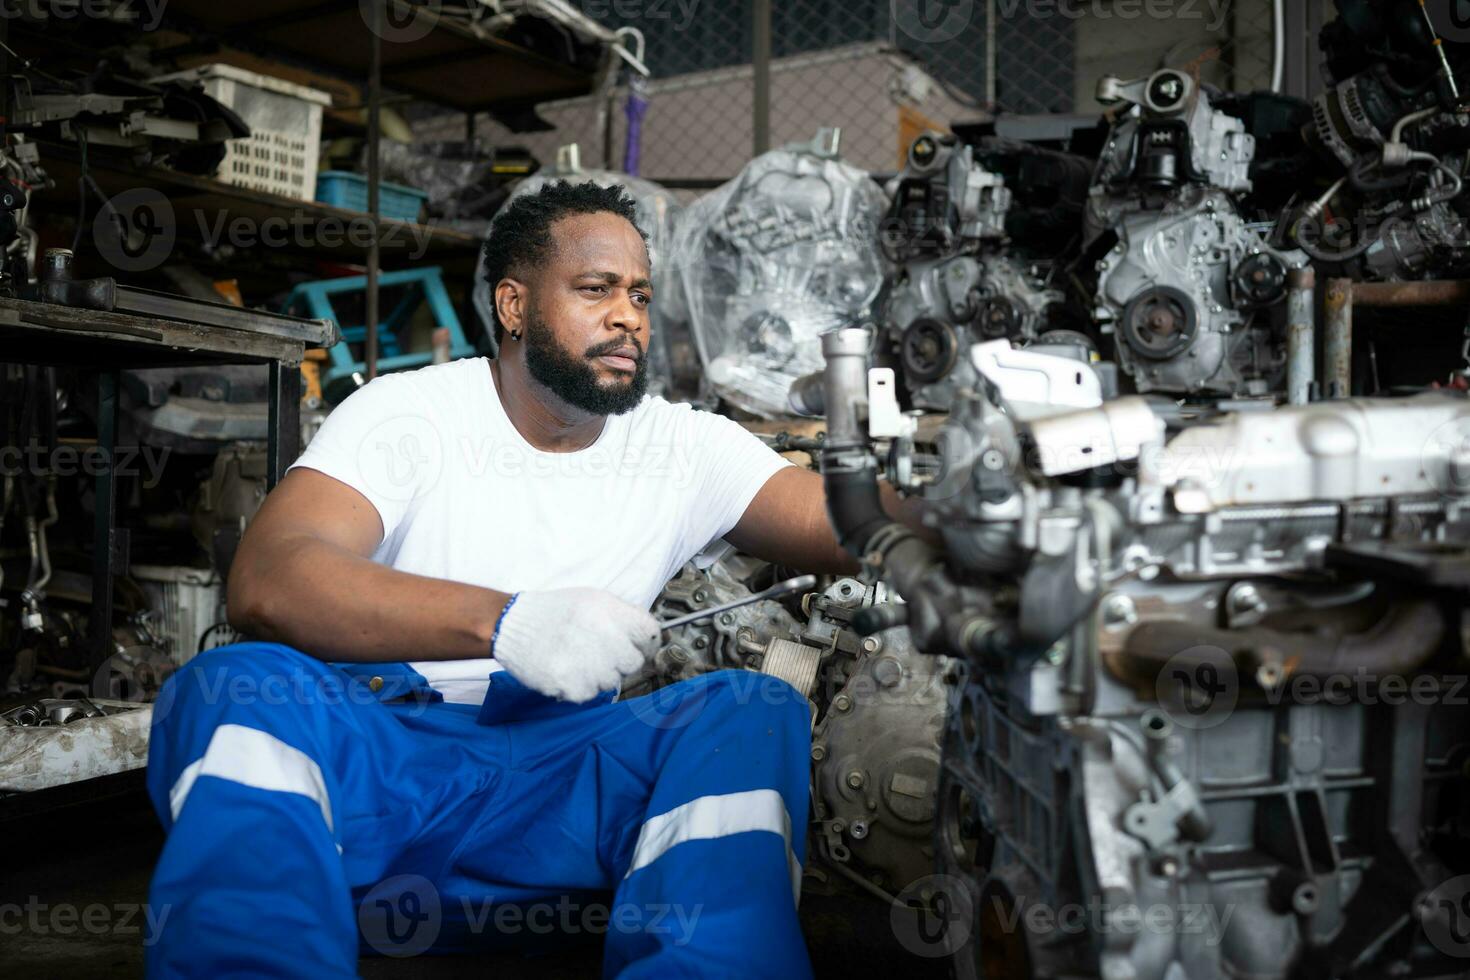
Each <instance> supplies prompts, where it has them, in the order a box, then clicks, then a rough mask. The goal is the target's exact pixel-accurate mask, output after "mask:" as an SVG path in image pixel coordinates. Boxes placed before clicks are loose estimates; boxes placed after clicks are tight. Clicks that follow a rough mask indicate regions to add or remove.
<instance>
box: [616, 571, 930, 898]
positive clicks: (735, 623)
mask: <svg viewBox="0 0 1470 980" xmlns="http://www.w3.org/2000/svg"><path fill="white" fill-rule="evenodd" d="M772 572H773V568H772V566H770V565H768V564H766V563H764V562H759V561H756V560H754V559H751V558H749V557H747V556H743V555H739V554H726V555H724V556H722V557H720V559H719V560H718V561H715V562H714V563H713V564H711V565H709V566H708V567H704V568H701V567H699V565H698V564H693V563H692V564H690V565H687V566H685V568H684V569H683V571H681V572H680V574H679V575H678V576H677V577H676V578H675V579H674V580H673V581H672V582H670V583H669V584H668V586H667V587H666V588H665V589H664V591H663V593H662V595H660V596H659V599H658V601H657V602H656V603H655V604H654V608H653V612H654V615H655V616H656V617H657V618H659V619H669V618H672V617H675V616H682V615H685V614H687V613H691V612H694V611H696V610H698V609H701V608H706V607H710V606H715V605H719V604H722V603H725V602H729V601H731V600H733V599H737V598H741V597H743V596H747V595H750V594H751V593H752V592H754V591H758V590H759V588H761V587H764V585H766V584H768V583H767V582H766V581H765V580H766V579H769V578H770V576H771V573H772ZM888 598H889V597H888V593H887V589H886V588H885V587H884V586H883V584H882V583H875V584H872V585H865V584H864V583H862V582H859V581H857V580H856V579H852V578H837V579H834V580H831V581H830V582H829V583H827V584H826V586H825V587H824V588H822V589H821V590H820V591H818V592H812V593H808V594H807V595H805V596H802V597H801V598H800V600H799V603H798V604H797V605H796V606H795V607H794V608H791V609H788V608H787V607H786V606H785V605H783V604H782V603H781V602H779V601H776V600H761V601H758V602H753V603H751V604H749V605H745V606H741V607H740V608H737V609H732V610H729V611H727V612H723V613H718V614H716V615H714V616H711V617H710V618H709V619H704V620H697V621H695V622H693V623H690V624H687V625H684V626H681V627H678V628H677V629H676V630H672V631H670V636H669V637H668V638H667V641H666V642H665V644H664V646H663V648H662V649H660V650H659V652H658V654H657V656H656V657H655V658H654V660H653V661H652V662H651V663H650V664H649V666H648V667H647V668H646V669H645V671H644V673H643V674H641V675H638V676H636V677H633V678H629V680H628V681H627V682H626V683H625V685H624V688H623V697H625V698H627V697H634V696H638V695H641V694H648V693H650V692H653V691H656V690H658V689H660V688H661V687H663V686H665V685H667V684H669V683H672V682H673V681H676V680H681V679H683V678H687V677H693V676H695V675H697V674H699V673H703V672H705V671H709V670H716V669H720V668H730V669H737V670H751V671H759V672H762V673H765V674H771V675H775V676H778V677H781V678H782V679H783V680H786V681H788V682H789V683H791V685H792V686H793V687H795V688H796V689H797V690H798V691H800V692H801V693H802V694H804V695H805V696H806V697H807V698H808V699H810V701H811V706H812V719H813V728H812V799H813V820H812V824H811V826H810V847H809V853H810V854H811V855H812V860H809V861H808V863H807V868H806V878H805V882H804V885H803V887H804V888H806V889H810V890H815V891H824V892H828V893H832V892H838V891H841V892H852V891H854V890H856V891H857V892H858V893H861V894H865V895H867V894H871V895H874V896H876V897H878V898H880V899H882V900H884V901H887V902H892V901H894V900H895V899H894V893H896V892H899V891H901V890H902V889H904V888H906V887H908V886H909V885H910V884H912V883H913V882H915V881H918V880H920V879H922V878H924V877H925V876H926V875H928V874H930V872H931V871H932V869H933V866H934V851H933V841H932V839H931V838H932V833H933V826H934V807H935V799H936V798H937V790H938V786H939V750H940V734H941V732H942V730H943V727H944V716H945V711H946V694H947V688H946V687H945V686H944V683H943V673H944V670H945V669H946V666H947V664H948V659H947V658H945V657H930V656H923V655H920V654H919V653H918V652H917V651H916V650H915V649H914V647H913V644H912V643H910V642H909V639H908V637H907V636H906V635H904V634H903V633H902V632H899V631H895V632H893V633H889V634H886V635H883V636H861V635H859V634H858V633H856V632H855V631H854V630H853V627H852V619H853V617H854V616H855V615H857V614H858V613H859V612H861V610H863V609H868V608H871V607H873V606H874V605H875V604H881V603H884V602H887V601H888Z"/></svg>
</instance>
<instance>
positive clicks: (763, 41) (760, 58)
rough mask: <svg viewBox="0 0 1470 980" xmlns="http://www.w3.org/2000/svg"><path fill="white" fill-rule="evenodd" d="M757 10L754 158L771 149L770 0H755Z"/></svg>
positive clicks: (755, 25) (754, 33)
mask: <svg viewBox="0 0 1470 980" xmlns="http://www.w3.org/2000/svg"><path fill="white" fill-rule="evenodd" d="M754 7H755V23H754V24H753V25H752V28H753V34H752V42H753V43H752V57H751V68H752V69H753V72H754V76H755V92H754V110H753V113H752V116H751V122H752V124H753V125H752V128H753V130H754V139H753V140H752V144H751V149H752V150H753V152H754V155H755V156H759V155H760V154H762V153H764V152H766V151H767V150H769V149H770V148H771V0H755V4H754Z"/></svg>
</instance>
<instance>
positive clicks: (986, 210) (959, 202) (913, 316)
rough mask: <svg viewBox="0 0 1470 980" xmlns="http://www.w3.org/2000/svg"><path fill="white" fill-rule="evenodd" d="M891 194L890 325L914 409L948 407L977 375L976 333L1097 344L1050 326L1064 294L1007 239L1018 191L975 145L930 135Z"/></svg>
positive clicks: (886, 231) (887, 234) (886, 227)
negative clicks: (972, 355)
mask: <svg viewBox="0 0 1470 980" xmlns="http://www.w3.org/2000/svg"><path fill="white" fill-rule="evenodd" d="M887 193H888V196H889V199H890V201H891V202H892V203H891V204H890V206H889V210H888V214H887V216H886V217H885V218H884V222H883V227H882V229H881V231H880V234H879V241H880V242H881V243H882V244H883V250H884V254H885V256H886V257H887V258H888V260H889V261H890V262H891V263H892V264H893V266H894V270H895V271H894V272H893V273H892V274H891V276H890V277H889V287H888V292H887V298H886V301H885V305H884V323H885V326H886V328H887V331H886V332H887V334H888V340H889V342H890V343H891V345H892V346H893V348H894V349H895V350H896V352H897V355H896V360H897V362H898V364H899V365H900V366H901V369H902V374H903V377H904V380H905V382H906V387H907V389H908V392H909V402H910V403H911V405H912V407H914V408H917V409H928V410H939V411H942V410H945V409H947V408H948V407H949V405H950V403H951V402H952V401H953V400H954V393H955V391H956V390H957V389H958V388H963V387H967V386H972V385H973V384H974V383H975V374H974V370H973V368H971V366H970V364H969V359H968V358H967V357H965V356H963V355H964V353H965V351H967V350H968V349H969V345H970V344H971V343H974V342H976V341H980V340H995V339H1007V340H1011V341H1013V342H1015V343H1017V344H1028V343H1032V342H1035V341H1038V340H1040V341H1041V342H1043V343H1046V342H1068V343H1072V344H1075V345H1078V346H1086V345H1087V344H1088V343H1089V341H1088V340H1087V338H1086V337H1085V336H1084V335H1082V334H1080V333H1076V332H1073V331H1063V330H1062V329H1061V328H1060V327H1052V326H1051V324H1050V320H1051V318H1052V315H1053V313H1054V311H1055V308H1057V307H1059V306H1060V305H1061V304H1062V303H1063V294H1062V292H1061V291H1060V290H1058V289H1055V288H1052V287H1051V286H1049V285H1048V283H1047V278H1048V274H1049V272H1050V270H1049V269H1047V270H1044V269H1043V264H1042V263H1039V262H1028V261H1025V260H1023V259H1020V258H1018V257H1016V256H1014V255H1013V254H1011V251H1010V250H1009V249H1008V248H1007V247H1006V245H1007V236H1006V216H1007V212H1008V211H1009V209H1010V202H1011V194H1010V191H1009V189H1007V187H1006V186H1005V181H1004V180H1003V178H1001V177H1000V176H999V175H998V174H995V173H992V172H991V171H989V170H986V169H985V167H984V166H983V165H982V164H981V163H980V162H979V161H978V160H977V159H976V158H975V154H974V149H973V147H971V146H969V145H962V144H960V143H959V142H958V141H957V140H956V139H955V138H954V137H943V136H940V135H939V134H936V133H925V134H923V135H922V136H920V137H919V138H918V139H916V140H914V142H913V145H912V146H910V147H909V152H908V162H907V165H906V166H905V167H904V170H903V172H902V173H901V174H899V175H898V176H897V177H895V178H894V179H893V180H892V181H891V182H890V184H889V186H888V188H887Z"/></svg>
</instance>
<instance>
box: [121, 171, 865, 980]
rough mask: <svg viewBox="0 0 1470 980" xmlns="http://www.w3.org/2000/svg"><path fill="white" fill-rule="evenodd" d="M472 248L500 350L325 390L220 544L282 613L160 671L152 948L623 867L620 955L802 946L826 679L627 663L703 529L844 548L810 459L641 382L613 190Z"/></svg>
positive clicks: (156, 971)
mask: <svg viewBox="0 0 1470 980" xmlns="http://www.w3.org/2000/svg"><path fill="white" fill-rule="evenodd" d="M485 250H486V263H487V271H488V279H489V281H490V283H491V285H492V287H493V293H494V307H495V315H496V319H497V327H496V334H497V338H498V339H499V340H500V342H501V352H500V355H499V357H498V358H496V359H495V360H494V361H487V360H485V359H483V358H475V359H468V360H462V361H458V362H453V363H450V364H445V365H439V366H435V367H430V368H425V369H422V370H420V371H415V372H410V373H405V374H400V375H394V376H388V377H384V378H379V379H377V380H375V381H373V382H372V383H370V384H368V385H367V386H366V387H364V388H363V389H361V390H360V391H358V392H356V393H354V394H353V395H352V396H351V397H350V398H348V399H347V400H346V401H345V402H344V403H343V404H342V405H341V406H339V407H338V408H337V410H336V411H334V412H333V413H332V415H331V416H330V417H329V418H328V420H327V422H326V424H325V425H324V426H323V427H322V429H321V431H320V432H319V433H318V434H317V436H316V437H315V438H314V439H313V441H312V443H311V444H310V446H309V447H308V449H307V450H306V452H305V453H304V454H303V455H302V457H301V458H300V460H298V461H297V462H296V464H295V465H294V466H293V468H292V469H291V471H290V472H289V473H288V474H287V475H286V477H285V478H284V479H283V480H282V481H281V484H280V485H279V486H278V487H277V488H276V489H275V491H274V492H272V493H271V495H270V497H269V498H268V499H267V500H266V502H265V504H264V506H263V507H262V508H261V510H260V512H259V514H258V515H257V516H256V518H255V520H254V522H253V523H252V524H251V525H250V528H249V530H248V532H247V533H246V535H245V537H244V539H243V541H242V542H241V545H240V548H239V552H238V554H237V556H236V558H235V562H234V565H233V567H232V569H231V573H230V578H229V609H230V619H231V622H232V623H233V624H234V625H235V626H236V627H237V628H239V629H240V630H242V631H243V632H245V633H247V634H249V635H251V636H253V637H259V638H261V641H262V642H248V643H242V644H237V645H235V646H233V647H228V648H225V649H222V650H218V651H213V652H211V653H207V654H204V655H201V656H200V657H198V658H196V659H195V660H194V661H191V662H190V664H189V665H187V666H186V667H185V668H184V669H182V670H180V671H179V673H178V674H177V675H176V676H175V678H174V679H173V680H172V681H171V682H170V684H169V685H168V687H167V688H166V689H165V691H164V693H163V696H162V697H161V698H160V702H159V705H158V706H157V708H156V710H155V723H154V729H153V742H152V749H151V754H150V758H149V789H150V793H151V794H152V796H153V799H154V802H155V805H156V806H157V808H158V810H159V813H160V816H161V818H162V820H163V822H164V824H165V825H166V826H167V827H168V829H169V839H168V842H167V844H166V846H165V848H164V852H163V855H162V858H161V860H160V862H159V866H158V869H157V871H156V873H155V876H154V880H153V888H152V894H151V896H150V898H151V902H152V904H153V906H154V907H155V908H156V909H164V908H166V909H168V910H169V914H168V917H167V919H166V920H164V926H163V929H162V933H161V936H160V937H159V941H158V942H157V943H156V944H155V945H154V946H153V948H152V949H151V950H150V954H149V972H150V973H151V974H152V975H157V976H163V975H176V974H191V975H215V974H220V973H232V974H247V975H249V974H256V975H267V974H268V975H272V976H286V975H299V976H307V975H310V976H318V977H319V976H338V975H342V976H347V975H352V974H353V973H354V969H355V965H356V957H357V953H358V927H359V926H361V929H362V932H363V937H364V938H365V939H366V940H367V941H368V943H369V944H370V945H372V946H376V947H377V948H378V949H379V950H380V951H384V952H389V953H398V954H402V953H405V952H417V951H419V950H420V949H423V948H427V947H428V946H430V945H433V946H437V947H446V946H454V945H456V943H458V942H459V941H461V940H463V939H464V938H465V936H466V934H468V933H475V932H481V933H483V932H485V931H491V932H493V931H495V928H496V926H495V924H496V923H500V922H501V921H502V920H501V918H500V917H493V918H490V919H488V920H487V915H492V916H493V914H494V913H493V912H492V911H491V910H492V909H496V908H501V907H504V906H507V905H519V906H531V905H535V904H536V903H538V902H540V903H542V904H543V905H544V904H545V903H546V902H548V901H551V900H556V899H557V898H558V897H564V896H568V895H577V896H587V895H595V894H598V893H604V892H607V891H613V892H614V901H613V904H612V906H611V908H610V914H609V915H605V916H603V917H602V921H603V922H605V928H606V929H607V939H606V943H605V950H606V952H605V956H604V967H605V971H606V973H608V974H609V975H612V974H617V975H620V976H672V975H679V976H717V975H730V976H735V975H739V976H760V975H764V976H802V975H806V974H808V973H809V972H810V967H809V964H808V962H807V957H806V953H805V947H804V945H803V943H802V939H801V935H800V931H799V929H798V926H797V919H796V914H795V899H796V892H797V891H798V888H799V879H800V871H801V869H800V863H801V860H802V857H803V854H804V849H805V839H804V832H803V831H804V827H805V824H806V820H807V780H808V773H807V766H808V753H809V733H810V718H809V714H808V708H807V705H806V703H805V701H804V699H803V698H801V697H800V696H799V695H797V694H796V692H795V691H794V690H792V689H791V688H790V687H789V686H787V685H784V684H782V683H780V682H778V681H775V680H773V679H770V678H765V677H763V676H762V675H756V674H750V673H746V672H736V671H721V672H717V673H712V674H707V675H705V676H702V677H700V678H698V679H695V680H692V681H686V682H684V683H682V684H677V685H673V686H672V687H670V688H668V689H666V691H665V692H663V693H662V694H661V695H660V696H655V697H649V698H636V699H632V700H629V701H625V702H622V701H615V700H613V696H614V694H613V692H615V691H616V689H617V687H618V684H619V682H620V680H621V679H622V678H623V677H624V676H626V675H627V674H629V673H631V672H633V671H634V670H636V669H637V668H638V667H639V666H640V665H641V664H642V663H643V662H644V659H645V657H647V656H648V655H650V654H652V653H653V652H654V651H655V650H656V649H657V648H658V645H659V627H658V624H657V622H656V621H655V620H654V619H653V618H652V617H651V616H650V615H649V613H648V608H649V606H650V604H651V603H652V602H653V600H654V599H655V598H656V597H657V595H658V593H659V592H660V590H661V589H662V587H663V585H664V583H665V582H666V581H667V580H668V579H669V578H670V577H671V576H672V575H674V574H675V573H676V572H677V571H678V569H679V567H680V566H681V565H683V564H684V563H685V562H686V561H687V560H688V559H689V558H691V557H692V556H693V555H695V554H696V553H698V552H699V551H700V550H702V549H703V548H704V546H705V545H707V544H708V543H710V542H711V541H712V540H714V539H717V538H720V537H725V538H727V539H728V540H730V541H731V542H733V543H734V544H735V545H736V546H737V547H740V548H742V549H744V550H746V551H748V552H751V553H753V554H755V555H758V556H760V557H762V558H765V559H768V560H771V561H775V562H780V563H782V564H785V565H790V566H795V567H798V568H803V569H808V570H811V571H831V572H838V571H851V570H852V569H853V568H854V567H855V566H854V563H853V561H852V559H851V558H850V557H849V556H847V555H846V554H844V553H843V552H842V550H841V548H840V547H839V546H838V545H837V542H836V540H835V538H834V536H833V533H832V531H831V529H830V527H829V525H828V522H827V518H826V511H825V498H824V494H823V491H822V485H821V480H820V478H819V477H818V476H817V475H816V474H814V473H812V472H809V471H806V470H803V469H800V468H797V467H793V466H789V465H786V464H785V462H784V461H783V460H782V459H781V458H780V457H778V456H777V455H776V454H774V453H773V452H771V451H770V450H769V449H768V448H767V447H765V446H764V445H762V444H761V443H760V442H759V441H758V440H757V439H755V438H754V437H753V436H751V435H750V434H749V433H746V432H745V431H744V430H742V429H740V428H739V427H738V426H736V425H735V424H734V423H732V422H730V421H729V420H727V419H724V418H721V417H718V416H715V415H711V414H708V413H703V412H697V411H693V410H691V409H690V408H689V407H688V406H686V405H672V404H669V403H668V402H665V401H663V400H662V399H657V398H646V397H644V389H645V387H646V370H647V369H646V365H647V362H646V360H645V355H646V352H647V350H648V340H649V319H648V307H649V304H650V303H651V302H652V299H653V296H652V286H651V284H650V281H649V270H650V263H649V258H648V253H647V246H646V240H645V238H644V236H643V234H642V232H641V231H640V230H639V229H638V228H637V227H636V225H635V223H634V220H633V205H632V202H631V201H630V200H629V199H628V198H627V197H626V196H625V195H623V194H622V193H621V192H620V191H619V190H617V189H606V188H600V187H597V186H596V185H593V184H578V185H569V184H565V183H557V184H552V185H549V186H547V187H546V188H545V189H543V190H542V191H541V192H540V193H538V194H535V195H529V196H527V197H523V198H521V199H519V200H517V201H516V202H514V203H513V204H511V205H510V206H509V207H507V208H506V209H505V210H504V211H502V213H501V214H500V215H498V216H497V219H496V221H495V225H494V229H493V231H492V233H491V235H490V237H489V239H488V240H487V242H486V246H485ZM630 910H631V911H630ZM660 910H661V911H662V913H663V914H662V915H658V912H659V911H660ZM543 911H544V910H543ZM656 917H657V919H658V920H659V921H658V922H655V918H656ZM525 921H526V922H528V923H529V922H530V921H531V920H530V918H529V913H528V917H527V919H526V920H525ZM675 923H677V924H679V926H678V927H675ZM596 924H597V923H593V925H594V926H595V925H596ZM583 925H585V923H584V924H583ZM502 931H504V930H502ZM482 938H483V937H482ZM385 947H386V948H385Z"/></svg>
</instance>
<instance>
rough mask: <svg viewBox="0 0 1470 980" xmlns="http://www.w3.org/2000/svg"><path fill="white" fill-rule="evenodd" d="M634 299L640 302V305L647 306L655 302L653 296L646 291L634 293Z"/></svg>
mask: <svg viewBox="0 0 1470 980" xmlns="http://www.w3.org/2000/svg"><path fill="white" fill-rule="evenodd" d="M633 299H634V301H635V302H637V303H638V305H639V306H647V305H648V304H649V303H652V302H653V297H652V296H649V295H647V294H645V293H634V294H633Z"/></svg>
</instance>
